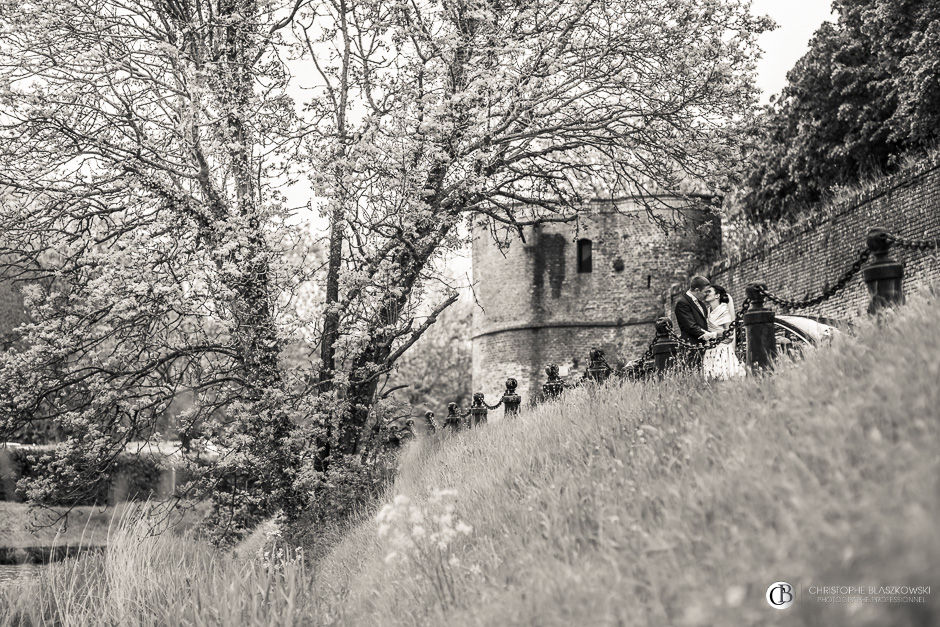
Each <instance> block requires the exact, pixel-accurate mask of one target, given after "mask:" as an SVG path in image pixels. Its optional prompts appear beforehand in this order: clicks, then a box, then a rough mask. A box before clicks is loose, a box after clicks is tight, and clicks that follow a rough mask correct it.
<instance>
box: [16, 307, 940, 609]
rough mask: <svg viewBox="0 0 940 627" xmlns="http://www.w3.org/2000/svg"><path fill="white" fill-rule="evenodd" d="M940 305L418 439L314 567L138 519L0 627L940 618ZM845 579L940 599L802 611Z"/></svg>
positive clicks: (32, 593) (22, 600)
mask: <svg viewBox="0 0 940 627" xmlns="http://www.w3.org/2000/svg"><path fill="white" fill-rule="evenodd" d="M936 300H937V294H936V293H934V294H932V295H931V296H930V297H929V299H921V300H919V301H918V302H916V303H914V304H912V305H909V306H908V307H906V308H904V309H903V310H901V311H899V312H896V313H894V314H892V315H890V316H889V317H888V318H886V319H885V320H883V321H882V323H881V325H880V326H877V325H876V324H875V323H867V324H863V325H862V326H861V328H860V329H859V332H858V335H857V336H856V337H843V338H840V339H839V340H837V341H836V343H835V345H834V346H833V347H832V348H828V349H824V350H819V351H816V352H815V353H813V354H811V355H809V356H808V357H807V359H806V360H805V361H801V362H798V363H786V364H782V365H781V367H780V368H779V370H778V371H777V372H776V373H775V374H774V375H773V376H768V377H764V378H750V379H748V380H744V381H734V382H727V383H713V384H705V383H703V382H702V381H701V380H699V379H695V378H691V377H683V376H676V377H673V378H669V379H667V380H665V381H662V382H660V383H655V384H632V383H627V384H624V385H622V386H621V385H612V386H609V387H606V388H602V389H598V390H577V391H572V392H570V393H568V394H566V395H565V397H564V398H563V399H562V400H561V401H559V402H557V403H553V404H548V405H543V406H541V407H539V408H537V409H535V410H531V411H527V412H524V413H523V414H522V415H521V416H520V417H519V418H518V419H516V420H513V421H500V422H493V423H491V424H489V425H487V426H486V428H483V429H478V430H475V431H473V432H469V433H462V434H460V435H458V436H456V437H447V438H444V439H442V440H425V441H419V442H417V443H416V444H415V445H414V446H413V447H412V448H410V449H409V450H408V451H407V452H406V454H405V458H404V459H403V462H402V469H401V474H400V476H399V478H398V480H397V481H396V484H395V486H394V488H393V490H392V491H391V493H390V494H389V497H388V501H389V504H388V505H387V506H386V507H385V508H383V509H382V512H381V520H380V521H378V522H377V521H376V517H375V512H369V513H367V514H364V515H363V517H362V520H361V521H360V522H359V523H358V524H356V525H354V526H353V528H351V529H350V530H349V531H348V532H347V533H346V534H345V536H344V537H343V538H342V539H341V540H340V541H339V543H338V544H337V545H336V547H335V548H334V550H333V551H332V552H331V553H330V554H329V555H328V556H327V557H325V558H324V559H322V560H320V561H319V562H318V563H317V564H315V565H312V566H306V567H305V566H304V565H303V564H302V561H301V560H297V559H291V556H289V555H288V556H286V557H285V558H284V559H271V558H270V556H269V557H268V558H267V559H266V560H261V561H258V560H245V559H244V558H240V557H238V556H234V555H231V554H222V553H217V552H214V551H212V550H211V549H209V548H208V547H207V546H206V545H203V544H201V543H199V542H197V541H194V540H181V539H178V538H176V539H174V538H172V537H169V536H161V537H157V538H147V539H144V540H141V539H140V533H139V531H138V530H137V527H135V526H134V525H133V524H131V523H128V524H126V525H124V526H123V527H122V528H121V530H119V531H118V532H117V534H116V535H115V537H114V538H113V539H112V549H111V550H110V551H109V553H108V554H107V555H106V556H105V557H88V558H85V559H84V560H81V561H80V562H79V564H80V565H79V566H72V567H70V566H63V567H60V568H58V569H53V571H52V573H51V574H49V575H47V576H45V577H44V578H43V580H42V581H41V582H40V583H38V584H32V585H31V586H28V587H27V588H25V589H24V591H21V592H19V593H17V594H16V595H13V594H7V595H6V596H5V597H4V596H3V595H0V616H2V615H6V616H11V617H17V616H18V617H19V618H18V619H17V618H14V620H31V621H33V622H36V621H38V620H39V619H40V618H41V617H43V616H44V617H46V618H51V617H55V618H58V619H60V620H63V621H64V622H72V621H75V622H85V621H89V622H102V623H111V624H114V623H123V622H126V621H128V620H131V621H132V622H142V623H150V622H154V623H170V624H182V623H189V624H216V623H243V624H312V623H320V624H330V623H334V624H365V625H414V624H427V625H439V624H448V625H479V624H485V625H504V624H531V625H598V624H615V625H616V624H620V625H768V624H780V625H825V626H838V625H853V626H855V625H872V626H874V625H894V626H898V627H900V626H905V625H911V626H913V625H933V624H937V623H938V622H940V575H938V572H940V570H938V567H937V566H938V564H940V536H938V533H937V522H936V521H937V520H938V519H940V483H938V477H940V472H938V471H940V441H938V440H940V438H938V434H940V386H938V385H937V382H938V381H940V318H938V316H937V315H936ZM440 489H453V490H455V491H456V492H455V493H452V492H449V491H445V492H439V490H440ZM471 528H472V530H470V529H471ZM435 534H436V535H435ZM95 560H98V562H97V563H96V562H95ZM96 564H97V565H96ZM776 581H787V582H789V583H791V584H793V585H794V586H795V587H796V588H797V589H798V590H799V589H800V588H802V593H803V594H802V595H801V594H800V593H798V595H797V600H796V602H795V604H794V605H793V606H792V607H790V608H789V609H786V610H774V609H772V608H771V607H770V606H769V605H768V604H767V603H766V601H765V600H764V594H765V590H766V589H767V587H768V586H769V585H770V584H771V583H772V582H776ZM838 585H842V586H849V585H852V586H859V585H863V586H866V587H867V586H901V585H907V586H932V591H933V592H932V594H931V595H927V602H926V603H922V604H913V603H906V604H886V603H864V604H846V603H820V602H816V601H812V600H810V599H809V595H808V594H807V590H808V589H809V587H810V586H838ZM57 591H58V596H56V593H57ZM4 604H6V605H7V607H4Z"/></svg>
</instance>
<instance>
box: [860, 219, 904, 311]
mask: <svg viewBox="0 0 940 627" xmlns="http://www.w3.org/2000/svg"><path fill="white" fill-rule="evenodd" d="M865 243H866V244H867V245H868V250H869V252H870V253H871V257H872V259H871V261H869V263H868V266H866V267H865V269H864V270H863V271H862V272H863V276H864V277H865V285H867V286H868V293H869V294H870V295H871V303H869V305H868V313H870V314H876V313H878V312H879V311H881V310H882V309H884V308H886V307H891V306H893V305H900V304H903V303H904V288H903V282H904V264H902V263H899V262H898V261H896V260H895V259H893V258H891V257H890V256H889V255H890V252H891V238H890V237H889V236H888V232H887V231H885V230H884V229H881V228H874V229H871V230H870V231H868V237H867V238H866V242H865Z"/></svg>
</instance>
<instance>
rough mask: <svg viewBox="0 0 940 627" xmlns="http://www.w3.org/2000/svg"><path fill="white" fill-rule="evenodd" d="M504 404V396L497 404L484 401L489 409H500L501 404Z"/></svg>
mask: <svg viewBox="0 0 940 627" xmlns="http://www.w3.org/2000/svg"><path fill="white" fill-rule="evenodd" d="M502 404H503V399H502V398H501V399H499V402H498V403H496V404H495V405H490V404H488V403H487V402H486V401H483V405H485V406H486V408H487V409H499V406H500V405H502Z"/></svg>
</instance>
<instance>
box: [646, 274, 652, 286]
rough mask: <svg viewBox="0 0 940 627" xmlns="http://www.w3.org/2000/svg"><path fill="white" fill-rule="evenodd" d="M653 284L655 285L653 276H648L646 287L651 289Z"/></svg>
mask: <svg viewBox="0 0 940 627" xmlns="http://www.w3.org/2000/svg"><path fill="white" fill-rule="evenodd" d="M652 284H653V275H652V274H647V275H646V287H649V286H650V285H652Z"/></svg>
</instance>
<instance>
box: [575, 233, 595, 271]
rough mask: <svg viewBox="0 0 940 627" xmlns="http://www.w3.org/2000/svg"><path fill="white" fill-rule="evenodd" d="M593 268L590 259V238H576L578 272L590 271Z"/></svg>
mask: <svg viewBox="0 0 940 627" xmlns="http://www.w3.org/2000/svg"><path fill="white" fill-rule="evenodd" d="M592 270H593V265H592V260H591V240H589V239H579V240H578V272H579V273H580V272H591V271H592Z"/></svg>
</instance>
